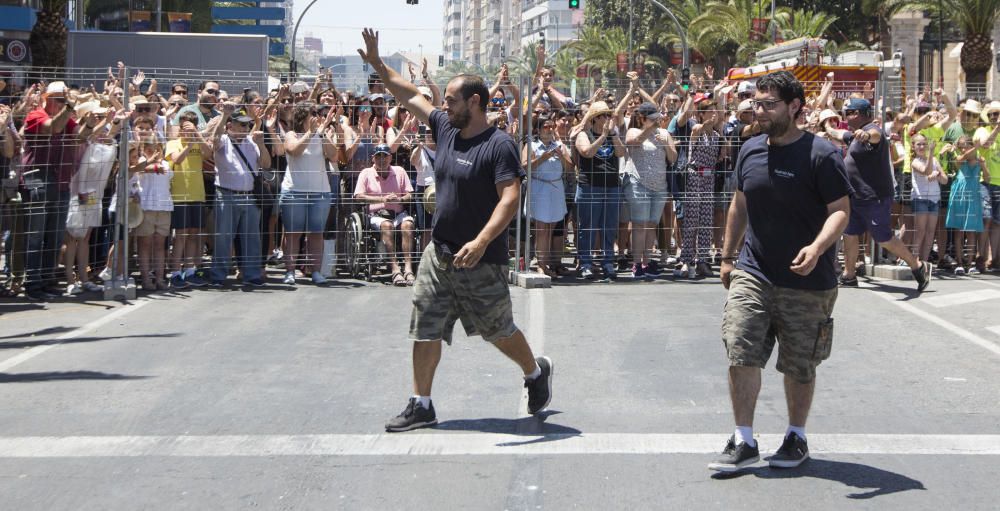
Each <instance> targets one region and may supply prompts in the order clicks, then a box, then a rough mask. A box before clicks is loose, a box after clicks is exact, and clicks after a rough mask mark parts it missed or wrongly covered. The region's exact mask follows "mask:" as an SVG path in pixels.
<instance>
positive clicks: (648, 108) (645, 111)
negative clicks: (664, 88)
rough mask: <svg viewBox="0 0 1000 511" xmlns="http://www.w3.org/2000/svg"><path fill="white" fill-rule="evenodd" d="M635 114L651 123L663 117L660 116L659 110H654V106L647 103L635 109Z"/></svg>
mask: <svg viewBox="0 0 1000 511" xmlns="http://www.w3.org/2000/svg"><path fill="white" fill-rule="evenodd" d="M635 113H637V114H639V115H641V116H643V117H645V118H647V119H649V120H651V121H655V120H658V119H659V118H660V117H663V114H661V113H660V110H659V109H658V108H656V105H654V104H652V103H650V102H649V101H647V102H645V103H643V104H641V105H639V107H638V108H636V109H635Z"/></svg>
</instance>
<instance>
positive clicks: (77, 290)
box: [66, 283, 83, 296]
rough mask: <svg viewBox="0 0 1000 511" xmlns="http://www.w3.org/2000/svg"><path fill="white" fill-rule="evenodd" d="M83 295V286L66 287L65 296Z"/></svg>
mask: <svg viewBox="0 0 1000 511" xmlns="http://www.w3.org/2000/svg"><path fill="white" fill-rule="evenodd" d="M81 293H83V286H81V285H80V284H79V283H77V284H70V285H68V286H66V294H68V295H70V296H73V295H78V294H81Z"/></svg>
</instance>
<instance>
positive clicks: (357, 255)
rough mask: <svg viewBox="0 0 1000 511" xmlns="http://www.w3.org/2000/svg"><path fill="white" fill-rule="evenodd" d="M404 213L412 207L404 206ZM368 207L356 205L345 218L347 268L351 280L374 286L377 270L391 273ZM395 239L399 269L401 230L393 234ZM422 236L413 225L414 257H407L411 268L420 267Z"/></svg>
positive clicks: (384, 249)
mask: <svg viewBox="0 0 1000 511" xmlns="http://www.w3.org/2000/svg"><path fill="white" fill-rule="evenodd" d="M406 206H407V209H406V211H413V208H412V204H406ZM372 216H374V215H373V214H372V213H369V212H368V205H367V204H359V205H358V206H357V207H355V208H354V211H353V212H351V214H350V215H349V216H348V217H347V222H346V223H347V227H346V231H347V233H346V234H347V240H346V241H347V247H346V254H345V255H346V266H347V272H348V274H349V275H350V276H351V277H352V278H356V279H359V280H362V279H363V280H365V281H367V282H373V281H375V280H377V276H378V275H379V273H380V270H383V269H384V270H385V271H386V273H388V271H389V270H390V269H391V265H390V260H389V253H388V250H387V249H386V246H385V244H384V243H383V242H382V233H381V232H379V231H378V230H377V229H374V228H372V225H371V217H372ZM393 236H395V244H396V252H397V257H398V258H399V263H400V265H402V257H403V254H402V250H403V243H402V241H403V230H402V228H396V229H394V231H393ZM421 236H422V235H421V232H420V230H419V229H417V228H416V225H414V229H413V253H412V254H410V257H411V258H412V262H413V265H414V267H416V266H417V265H418V264H419V263H420V247H421V246H422V245H421Z"/></svg>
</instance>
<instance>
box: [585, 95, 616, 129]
mask: <svg viewBox="0 0 1000 511" xmlns="http://www.w3.org/2000/svg"><path fill="white" fill-rule="evenodd" d="M611 113H612V112H611V108H609V107H608V104H607V103H605V102H603V101H595V102H594V103H593V104H591V105H590V108H588V109H587V115H585V116H583V121H581V122H580V125H581V126H586V125H587V123H589V122H590V121H592V120H594V117H597V116H598V115H602V114H609V115H610V114H611Z"/></svg>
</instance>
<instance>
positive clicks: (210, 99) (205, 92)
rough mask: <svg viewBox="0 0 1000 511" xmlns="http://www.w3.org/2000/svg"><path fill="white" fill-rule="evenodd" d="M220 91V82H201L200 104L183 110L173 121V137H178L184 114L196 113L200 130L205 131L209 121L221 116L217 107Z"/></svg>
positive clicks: (199, 89) (199, 91)
mask: <svg viewBox="0 0 1000 511" xmlns="http://www.w3.org/2000/svg"><path fill="white" fill-rule="evenodd" d="M220 90H221V89H220V88H219V82H212V81H204V82H201V85H199V86H198V102H197V103H192V104H190V105H188V106H186V107H184V108H181V109H180V110H179V111H178V112H177V115H175V116H174V118H173V119H171V121H170V124H171V126H174V127H175V128H174V133H172V136H177V132H178V131H179V130H180V117H181V114H183V113H184V112H194V113H195V115H197V116H198V130H199V131H203V130H205V128H206V127H207V126H208V121H211V120H212V119H214V118H215V117H217V116H218V115H219V111H218V110H216V108H215V107H216V106H217V105H218V104H219V91H220ZM185 96H186V95H185Z"/></svg>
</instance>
